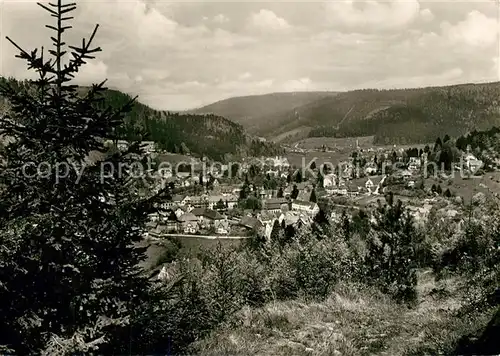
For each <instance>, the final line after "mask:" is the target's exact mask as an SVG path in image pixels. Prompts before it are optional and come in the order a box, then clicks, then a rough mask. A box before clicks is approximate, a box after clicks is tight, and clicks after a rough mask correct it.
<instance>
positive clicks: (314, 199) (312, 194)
mask: <svg viewBox="0 0 500 356" xmlns="http://www.w3.org/2000/svg"><path fill="white" fill-rule="evenodd" d="M309 201H310V202H312V203H317V202H318V199H317V198H316V189H313V190H312V192H311V196H310V197H309Z"/></svg>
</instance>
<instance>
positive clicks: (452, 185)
mask: <svg viewBox="0 0 500 356" xmlns="http://www.w3.org/2000/svg"><path fill="white" fill-rule="evenodd" d="M433 184H436V185H438V184H439V185H440V186H441V189H442V190H443V191H445V190H446V189H450V192H451V193H452V194H453V195H456V196H461V197H462V198H463V199H464V202H466V203H467V202H469V201H470V199H472V197H473V196H474V194H476V193H479V192H481V193H484V194H485V195H486V196H492V195H495V194H500V172H488V173H485V174H484V176H482V177H477V178H470V179H463V178H462V177H460V174H459V172H456V175H455V177H452V178H450V179H444V178H433V177H432V178H427V179H426V180H425V186H426V187H432V185H433Z"/></svg>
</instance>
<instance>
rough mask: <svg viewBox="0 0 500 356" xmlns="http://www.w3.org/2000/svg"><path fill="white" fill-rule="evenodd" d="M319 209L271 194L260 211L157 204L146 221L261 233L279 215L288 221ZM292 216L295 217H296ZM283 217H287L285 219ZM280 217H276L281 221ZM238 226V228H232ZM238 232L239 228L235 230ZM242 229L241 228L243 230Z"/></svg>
mask: <svg viewBox="0 0 500 356" xmlns="http://www.w3.org/2000/svg"><path fill="white" fill-rule="evenodd" d="M318 212H319V206H318V204H316V203H313V202H306V201H301V200H293V201H291V203H290V202H289V201H288V200H287V199H284V198H280V199H278V198H273V199H267V200H264V201H263V208H262V210H261V211H258V212H253V211H247V212H245V213H244V214H243V216H242V217H240V218H229V217H228V216H227V215H226V214H221V213H220V212H218V211H216V210H214V209H212V208H208V207H199V206H198V207H193V206H192V205H191V204H185V205H179V206H171V207H167V208H161V207H160V209H159V210H158V211H157V212H155V213H153V214H151V215H150V225H151V226H155V227H156V226H160V230H161V231H163V232H170V233H184V234H196V233H198V232H200V231H205V232H206V233H215V234H219V235H227V234H229V233H230V232H234V231H233V230H234V229H235V226H239V227H243V228H244V229H247V230H252V231H257V232H261V233H264V231H266V230H265V228H266V226H267V225H271V226H272V225H273V223H274V220H276V219H279V217H280V216H283V217H288V220H290V221H292V220H294V219H295V218H292V217H297V219H298V217H301V216H302V219H303V220H307V219H312V218H313V217H314V216H315V215H316V214H317V213H318ZM297 219H295V220H297ZM288 220H287V221H288ZM281 221H282V219H281V220H280V223H281ZM236 230H238V229H236ZM238 232H240V233H241V232H242V231H238ZM243 232H245V231H243Z"/></svg>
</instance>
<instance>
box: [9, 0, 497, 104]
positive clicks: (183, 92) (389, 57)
mask: <svg viewBox="0 0 500 356" xmlns="http://www.w3.org/2000/svg"><path fill="white" fill-rule="evenodd" d="M30 1H31V2H24V1H18V0H15V1H14V0H8V1H7V2H5V0H0V6H3V8H4V16H3V23H2V28H0V31H2V33H1V36H0V37H1V38H0V40H1V41H3V42H2V44H3V48H2V53H0V56H1V64H2V66H0V70H2V72H1V73H2V74H5V75H15V76H17V77H18V78H25V77H26V76H27V75H28V72H27V71H26V67H25V66H24V63H23V62H22V61H21V60H18V59H15V58H14V57H13V56H14V54H15V51H13V50H12V48H11V46H10V44H8V43H7V42H6V41H5V40H4V39H3V38H4V36H5V35H9V36H11V37H12V38H14V39H15V40H16V41H17V42H18V43H19V44H20V45H22V47H24V48H26V49H32V48H33V47H34V46H36V45H38V46H39V45H42V44H43V45H45V46H46V47H47V45H48V44H49V43H50V41H48V38H49V36H50V35H51V33H50V31H48V30H47V29H45V28H44V24H46V23H49V21H50V20H51V19H50V17H49V16H46V15H45V16H44V12H43V10H41V9H40V8H39V7H37V6H36V5H35V4H34V2H35V0H30ZM44 1H47V0H44ZM341 1H342V0H331V3H330V4H328V5H327V8H326V9H327V10H328V11H324V10H325V6H324V4H323V3H319V2H313V1H311V2H309V3H305V2H303V3H301V4H293V3H290V2H286V1H278V0H277V1H273V2H271V3H269V5H268V7H267V8H266V9H262V3H256V2H253V3H252V2H245V3H241V4H236V5H234V4H228V3H221V2H217V1H214V2H211V3H210V4H207V3H206V2H204V3H200V2H190V3H185V2H175V3H174V2H168V3H167V2H165V1H160V0H127V1H124V0H106V1H100V0H82V1H81V2H78V7H79V9H78V10H77V12H76V13H75V21H74V23H72V24H73V25H74V29H73V30H71V31H68V37H67V41H66V42H68V44H73V45H74V44H79V43H80V41H81V37H82V36H88V34H89V31H91V30H92V27H93V25H94V24H95V23H100V24H101V26H100V30H99V31H98V33H97V37H96V41H95V44H96V45H99V46H101V47H102V48H103V52H102V53H98V54H97V55H96V60H91V61H89V64H88V65H86V66H84V67H83V71H82V73H80V74H79V76H78V77H77V82H80V83H82V84H83V83H85V82H87V83H88V82H92V81H97V82H98V81H101V80H102V79H104V78H106V77H108V78H109V83H108V85H109V86H110V87H113V88H117V89H120V90H123V91H126V92H128V93H130V94H134V95H135V94H138V95H139V99H140V100H141V101H142V102H145V103H147V104H150V105H152V106H154V107H157V108H161V109H166V110H167V109H171V110H177V109H186V108H190V107H193V106H197V105H201V104H204V103H208V102H210V101H216V100H219V99H221V98H224V97H230V96H235V95H250V94H263V93H267V92H275V91H299V90H300V91H301V90H342V89H353V88H364V87H391V86H392V87H394V86H395V87H401V86H403V87H412V86H422V85H437V84H447V83H455V82H465V81H475V80H487V79H488V78H489V79H490V80H498V79H500V77H499V75H500V73H499V69H498V68H499V67H498V65H496V66H493V62H492V59H493V58H497V57H498V51H497V48H496V47H497V46H496V33H497V28H496V26H497V24H496V20H494V17H495V11H493V12H491V11H489V12H488V11H486V10H485V9H484V6H483V5H484V4H483V3H477V5H474V4H471V3H467V4H466V5H463V6H462V5H460V4H458V3H450V2H448V3H443V2H439V3H434V2H426V3H425V8H420V6H419V4H418V3H416V1H415V0H399V1H391V2H389V3H388V2H386V1H384V0H380V1H377V2H375V1H369V2H359V3H354V2H353V1H344V2H341ZM146 2H147V4H148V5H146ZM438 5H439V6H438ZM474 10H476V11H474ZM478 10H480V11H481V12H479V11H478ZM493 10H494V9H493ZM226 18H227V19H230V21H229V22H226V23H224V29H221V28H218V27H219V26H218V25H217V23H216V22H217V21H220V22H224V21H225V19H226ZM324 18H328V24H327V26H325V23H324V21H323V19H324ZM216 19H217V20H216ZM440 23H441V24H442V27H441V28H440V27H438V26H437V24H440ZM292 24H293V26H292ZM221 27H222V26H221ZM389 30H390V32H389ZM495 63H498V60H497V62H495ZM217 78H218V80H217Z"/></svg>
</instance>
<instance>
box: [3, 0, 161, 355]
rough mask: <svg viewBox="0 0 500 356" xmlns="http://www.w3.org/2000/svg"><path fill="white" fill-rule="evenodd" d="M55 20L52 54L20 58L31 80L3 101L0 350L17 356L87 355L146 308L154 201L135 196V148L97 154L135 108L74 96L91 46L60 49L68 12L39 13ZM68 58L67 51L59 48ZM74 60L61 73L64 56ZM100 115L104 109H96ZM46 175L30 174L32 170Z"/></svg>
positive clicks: (91, 92)
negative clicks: (148, 229)
mask: <svg viewBox="0 0 500 356" xmlns="http://www.w3.org/2000/svg"><path fill="white" fill-rule="evenodd" d="M39 5H40V6H41V7H42V8H43V9H45V10H46V11H47V12H48V13H49V14H51V15H52V16H53V17H55V18H56V20H57V22H56V24H55V25H54V26H47V27H49V28H50V29H51V30H53V31H54V32H55V34H54V36H53V37H51V39H52V41H53V45H54V48H53V49H51V50H49V51H48V53H49V55H47V54H46V53H45V52H44V50H43V48H42V49H41V51H37V50H33V51H31V52H28V51H25V50H23V49H22V48H21V47H20V46H19V45H17V44H16V43H15V42H14V41H12V40H11V39H10V38H8V37H7V39H8V40H9V41H10V42H11V43H12V44H13V45H14V46H15V47H16V48H17V49H18V50H19V52H20V54H19V55H18V58H20V59H23V60H25V61H26V62H27V65H28V70H33V71H36V72H37V73H38V79H37V80H36V81H32V82H29V84H28V86H27V87H26V88H14V87H13V86H12V85H10V84H9V83H7V84H3V85H2V86H0V96H1V97H4V98H5V99H6V100H7V101H8V102H9V104H10V110H9V112H8V113H7V114H6V115H5V116H3V117H1V118H0V133H1V134H3V135H5V136H7V137H10V138H12V139H13V141H12V142H10V143H9V144H7V146H6V147H5V150H4V152H3V153H2V157H1V160H0V161H1V163H0V164H1V166H0V182H1V184H2V189H1V190H0V236H1V237H0V239H1V245H2V249H1V252H0V261H1V262H0V263H1V270H2V279H1V283H0V284H1V288H0V299H1V300H2V303H0V314H1V315H2V318H1V321H0V330H2V333H1V334H0V349H2V351H3V352H4V353H5V352H7V350H6V349H5V348H2V346H1V345H8V348H7V349H10V350H11V351H12V352H13V353H16V354H39V353H44V352H45V353H46V354H70V353H77V352H80V353H88V352H90V351H91V350H92V348H98V347H100V346H102V345H104V343H105V342H106V341H108V342H111V340H113V339H114V336H115V335H117V333H118V332H120V333H123V334H128V333H127V331H126V329H127V328H128V326H127V321H128V320H133V319H134V318H135V316H134V315H135V312H136V310H137V307H138V306H140V305H142V304H143V303H144V301H145V300H147V295H146V292H147V291H148V283H147V280H146V279H145V277H142V274H141V270H140V269H139V267H138V263H139V262H140V261H141V260H142V259H143V258H144V250H143V249H137V248H134V247H133V245H134V243H135V242H138V241H140V240H141V237H142V233H143V226H144V224H145V222H146V219H147V213H148V211H150V209H151V208H152V201H151V200H148V201H137V200H135V198H134V197H133V195H132V189H131V185H133V184H135V182H134V179H133V178H132V177H131V175H130V173H131V171H130V169H128V168H127V169H123V168H122V169H121V170H120V171H121V172H119V170H118V167H119V165H121V167H130V164H131V163H132V162H133V161H136V159H137V157H140V155H141V154H142V153H143V152H142V150H141V148H140V147H139V144H138V143H136V144H133V145H131V147H130V148H129V149H128V151H127V152H124V153H119V152H118V153H115V154H113V155H112V156H104V157H101V158H94V159H93V160H91V161H89V159H88V158H89V157H90V154H91V152H100V153H101V155H104V154H105V152H107V149H106V148H105V147H104V140H105V139H113V140H116V139H117V137H116V135H115V133H116V129H117V128H118V127H119V125H121V124H122V123H123V118H124V115H125V113H126V112H128V111H130V110H131V108H132V105H133V101H130V102H128V103H127V104H126V105H125V106H124V107H121V108H120V109H119V110H112V109H109V108H106V107H105V105H103V103H102V100H101V99H100V95H101V94H102V93H103V91H104V90H105V88H104V82H102V83H100V84H98V85H93V86H92V87H91V88H90V89H88V90H87V91H86V93H84V94H83V95H81V94H79V92H78V91H77V87H76V86H75V85H71V84H69V81H70V80H71V79H72V78H73V77H74V76H75V75H76V73H77V72H78V71H79V70H81V68H82V66H83V65H84V64H85V63H86V61H87V60H88V59H92V58H93V56H92V55H93V54H94V53H97V52H99V51H100V48H93V47H92V42H93V39H94V36H95V34H96V31H97V29H98V26H96V27H95V29H94V31H93V32H92V35H91V36H90V38H89V40H88V41H85V40H84V41H82V45H81V47H73V46H68V47H66V46H65V43H64V41H63V36H64V35H65V33H66V31H67V30H68V29H70V28H71V26H67V25H66V21H67V20H70V19H72V17H70V16H69V15H70V13H71V12H72V11H73V10H75V8H76V6H75V4H66V5H65V4H63V3H62V1H61V0H58V2H57V4H39ZM68 48H69V49H68ZM68 51H69V52H70V54H71V55H72V58H71V59H69V60H67V61H66V64H63V61H64V59H65V55H66V54H67V53H68ZM99 108H102V109H99ZM43 166H44V167H50V168H51V170H50V171H47V172H45V173H44V174H39V173H40V172H37V170H36V167H43Z"/></svg>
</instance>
